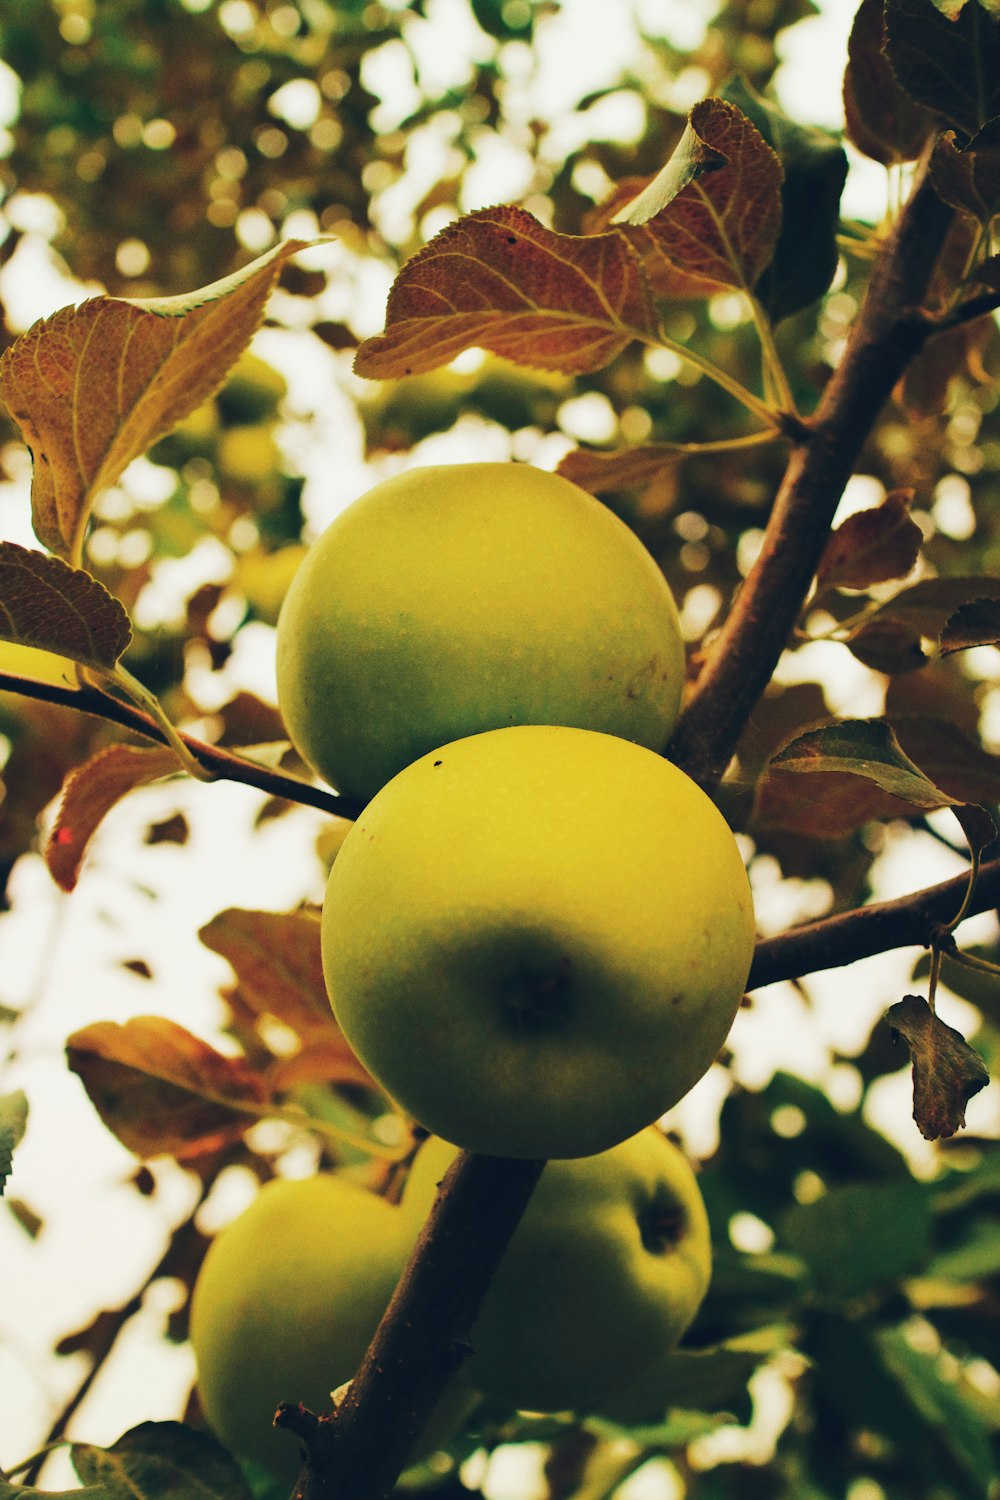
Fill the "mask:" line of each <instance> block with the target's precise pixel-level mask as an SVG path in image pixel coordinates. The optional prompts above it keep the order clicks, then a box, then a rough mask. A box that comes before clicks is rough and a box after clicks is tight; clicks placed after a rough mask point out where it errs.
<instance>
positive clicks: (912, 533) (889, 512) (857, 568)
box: [816, 490, 923, 590]
mask: <svg viewBox="0 0 1000 1500" xmlns="http://www.w3.org/2000/svg"><path fill="white" fill-rule="evenodd" d="M912 504H913V491H912V490H893V491H892V492H891V493H890V494H888V495H887V496H886V497H885V499H884V500H883V501H882V503H881V505H876V506H872V507H871V508H870V509H869V510H861V511H857V512H856V513H855V514H854V515H853V516H848V518H847V520H846V521H844V523H843V524H842V525H841V526H838V527H837V529H836V531H834V532H833V534H832V535H831V537H830V540H829V542H828V543H827V545H826V549H825V551H824V553H823V556H822V558H821V560H820V565H819V568H818V569H817V571H816V586H817V589H819V590H822V589H830V588H841V589H844V588H846V589H866V588H869V587H870V586H871V585H872V584H873V583H887V582H889V581H890V580H891V579H894V578H905V577H906V575H907V573H909V572H910V570H911V569H912V568H913V566H914V564H915V563H916V561H917V558H918V556H919V555H920V548H921V546H922V544H923V532H922V531H921V530H920V527H919V526H918V525H917V523H916V522H915V521H914V520H912V518H911V516H910V508H911V506H912Z"/></svg>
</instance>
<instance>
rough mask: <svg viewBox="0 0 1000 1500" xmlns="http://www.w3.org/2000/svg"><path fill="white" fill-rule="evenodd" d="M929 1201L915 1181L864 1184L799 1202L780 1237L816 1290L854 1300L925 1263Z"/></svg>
mask: <svg viewBox="0 0 1000 1500" xmlns="http://www.w3.org/2000/svg"><path fill="white" fill-rule="evenodd" d="M930 1226H931V1217H930V1202H929V1197H928V1192H927V1189H926V1188H925V1187H924V1186H923V1185H922V1184H921V1183H916V1182H863V1183H857V1182H855V1183H847V1184H844V1185H839V1186H836V1187H832V1188H830V1189H829V1191H828V1192H826V1193H824V1194H823V1196H822V1197H821V1198H817V1199H816V1201H815V1202H814V1203H798V1204H796V1205H795V1206H794V1207H793V1208H790V1209H788V1211H787V1212H786V1213H785V1214H784V1216H783V1218H782V1220H781V1226H780V1227H781V1233H782V1237H783V1239H784V1240H786V1241H787V1243H788V1244H789V1245H790V1246H791V1248H792V1249H793V1250H794V1252H795V1253H796V1255H799V1256H801V1258H802V1260H804V1261H805V1263H806V1265H807V1266H808V1268H809V1271H810V1274H811V1277H812V1280H813V1283H814V1285H815V1286H816V1289H817V1290H818V1291H819V1292H820V1293H822V1294H823V1295H824V1296H827V1297H834V1298H838V1299H840V1298H850V1297H856V1296H858V1295H859V1294H861V1293H864V1292H868V1291H871V1290H873V1289H875V1288H878V1287H881V1286H884V1285H885V1284H886V1283H889V1282H893V1281H897V1280H898V1279H899V1277H901V1276H905V1275H907V1274H908V1273H909V1272H911V1271H914V1270H916V1269H917V1268H918V1267H920V1266H921V1265H922V1264H923V1262H924V1261H925V1260H926V1258H927V1255H928V1253H929V1248H930Z"/></svg>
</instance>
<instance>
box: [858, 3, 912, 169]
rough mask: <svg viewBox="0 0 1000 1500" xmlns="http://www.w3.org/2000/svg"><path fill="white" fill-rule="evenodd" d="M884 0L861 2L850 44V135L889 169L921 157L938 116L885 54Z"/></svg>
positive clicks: (859, 148)
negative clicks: (899, 78) (913, 95)
mask: <svg viewBox="0 0 1000 1500" xmlns="http://www.w3.org/2000/svg"><path fill="white" fill-rule="evenodd" d="M882 11H883V0H862V4H861V6H860V7H859V9H858V11H857V13H856V14H855V17H854V24H853V26H852V28H851V36H850V40H849V42H848V44H847V70H846V72H845V74H844V114H845V117H846V121H847V134H848V137H849V139H850V140H851V141H852V143H853V144H854V145H855V146H857V148H858V150H859V151H862V152H864V154H865V156H870V157H871V158H872V159H873V160H874V161H878V162H882V163H883V165H884V166H890V165H891V164H892V163H893V162H900V161H912V160H914V158H915V157H917V156H919V155H920V152H921V149H922V147H923V144H924V141H925V140H926V139H927V137H928V135H929V134H930V131H931V128H932V126H933V124H934V117H933V115H931V114H930V113H929V111H927V110H926V109H924V108H923V107H922V106H921V105H919V104H916V103H914V101H913V100H912V99H910V98H909V96H908V95H907V94H905V93H904V92H903V90H902V89H901V88H900V86H899V84H898V83H897V82H896V77H895V74H894V73H893V71H892V68H891V67H890V66H889V62H888V60H887V58H886V56H885V53H884V51H883V42H884V38H885V27H884V23H883V15H882Z"/></svg>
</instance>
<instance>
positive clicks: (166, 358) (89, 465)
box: [0, 240, 303, 557]
mask: <svg viewBox="0 0 1000 1500" xmlns="http://www.w3.org/2000/svg"><path fill="white" fill-rule="evenodd" d="M302 248H303V241H301V240H288V241H286V242H285V243H284V244H282V245H278V246H277V247H276V248H275V249H273V250H271V251H269V252H268V253H267V254H266V255H262V256H261V257H260V258H259V259H258V260H255V261H253V262H252V263H251V264H250V265H248V266H244V267H243V269H242V270H240V271H237V272H236V273H235V274H234V275H232V276H228V277H226V278H225V279H224V280H223V281H217V282H214V283H213V284H212V285H211V286H207V287H202V288H201V289H200V290H198V291H196V292H191V293H189V294H187V295H185V296H182V297H165V298H158V299H155V300H151V301H124V300H120V299H118V298H115V297H104V296H102V297H92V298H91V299H90V300H89V301H87V302H84V303H82V304H81V305H80V306H79V307H68V308H63V309H62V310H61V311H60V312H57V313H56V314H55V315H54V316H53V317H51V318H46V319H45V320H44V321H43V322H40V323H36V324H35V325H34V327H33V328H29V329H28V331H27V333H24V334H22V335H21V337H20V338H18V339H17V340H16V341H15V342H14V343H13V344H12V345H11V346H10V348H9V349H7V350H5V351H4V354H3V356H2V357H0V399H2V400H3V401H4V403H5V404H6V406H7V409H8V410H9V412H10V414H11V416H12V417H13V418H14V421H15V422H16V423H17V425H18V427H19V429H20V432H21V435H22V437H23V438H24V441H25V443H27V445H28V447H29V448H30V449H31V451H32V456H33V458H34V477H33V483H32V491H31V504H32V520H33V525H34V529H35V535H36V536H37V537H38V539H39V541H40V542H42V543H43V545H44V546H46V547H48V548H49V549H50V551H52V552H55V553H57V554H58V555H59V556H62V557H73V556H75V555H76V553H77V550H78V546H79V541H80V538H81V537H82V535H83V532H84V528H85V527H86V524H87V518H88V516H89V513H90V507H91V504H92V501H93V498H94V496H95V495H96V494H97V492H98V491H100V490H102V489H106V488H107V486H108V485H111V484H114V483H115V481H116V480H117V479H118V477H119V476H120V475H121V473H122V471H123V470H124V469H125V467H126V465H127V464H128V463H130V462H131V460H132V459H133V458H137V457H138V456H139V455H140V454H142V453H145V451H146V450H147V448H149V447H150V446H151V445H152V444H153V443H154V442H155V441H156V440H157V438H160V437H162V436H163V435H164V434H165V433H167V432H169V431H170V430H171V429H172V428H173V427H174V426H176V424H177V423H178V422H179V421H180V420H181V419H182V418H183V417H185V416H187V415H188V413H189V412H191V411H193V410H194V409H195V407H196V406H198V405H200V403H201V402H202V401H204V400H205V399H206V398H207V397H208V396H210V395H211V394H212V393H213V392H214V391H215V390H216V389H217V388H218V387H219V386H220V385H221V383H222V381H223V380H224V379H225V376H226V375H227V373H228V372H229V370H230V369H231V367H232V365H233V364H234V363H235V361H236V359H237V358H238V357H239V355H240V354H241V353H242V351H243V350H244V349H245V348H246V346H247V344H248V343H249V342H250V339H251V337H252V335H253V334H254V332H255V331H256V329H257V327H258V325H259V323H260V320H261V317H262V316H263V311H264V305H265V303H266V301H267V298H268V296H269V294H270V292H271V289H272V287H273V286H274V283H275V280H276V279H277V276H278V272H279V271H280V269H281V267H282V265H283V264H284V262H285V261H286V260H287V259H288V257H289V256H290V255H292V254H294V253H295V251H296V250H300V249H302Z"/></svg>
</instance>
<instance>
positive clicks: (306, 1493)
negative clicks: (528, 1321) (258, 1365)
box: [276, 1152, 544, 1500]
mask: <svg viewBox="0 0 1000 1500" xmlns="http://www.w3.org/2000/svg"><path fill="white" fill-rule="evenodd" d="M543 1166H544V1163H543V1162H540V1161H512V1160H509V1159H507V1158H503V1157H495V1156H472V1155H470V1154H469V1153H468V1152H463V1153H462V1155H461V1156H460V1157H459V1158H458V1160H457V1161H456V1162H455V1164H454V1165H453V1166H452V1167H451V1168H450V1170H449V1172H448V1174H447V1176H446V1177H445V1179H444V1183H443V1186H442V1190H441V1192H440V1193H439V1195H438V1198H437V1201H436V1203H435V1205H434V1208H433V1210H432V1212H431V1215H430V1217H429V1219H428V1221H427V1224H426V1225H425V1226H424V1230H423V1233H422V1234H421V1237H420V1239H419V1241H418V1242H417V1245H416V1248H415V1250H414V1252H413V1255H412V1256H411V1258H410V1262H409V1265H408V1266H407V1268H406V1271H405V1272H404V1273H403V1277H402V1279H401V1280H400V1283H399V1286H398V1287H397V1288H396V1292H395V1295H394V1297H393V1300H392V1302H391V1303H390V1304H389V1308H388V1310H387V1312H386V1315H385V1317H384V1318H383V1320H382V1323H381V1325H380V1327H379V1330H378V1332H377V1333H376V1335H375V1338H374V1340H373V1341H372V1343H371V1345H370V1347H369V1349H368V1352H367V1354H366V1355H365V1358H364V1360H363V1362H362V1364H361V1368H360V1369H359V1371H358V1373H357V1375H356V1376H355V1378H354V1380H353V1381H352V1382H351V1385H350V1387H349V1389H348V1392H347V1395H346V1396H345V1398H344V1400H343V1402H342V1403H341V1405H340V1406H339V1407H338V1408H337V1411H336V1412H335V1414H334V1415H333V1416H332V1417H324V1418H321V1419H320V1420H319V1421H318V1422H316V1423H315V1424H312V1423H311V1422H310V1420H309V1416H308V1414H306V1413H303V1411H302V1409H301V1408H300V1407H282V1408H279V1410H278V1416H277V1418H276V1420H277V1423H278V1425H279V1426H283V1427H288V1428H290V1429H291V1430H292V1431H294V1432H295V1433H296V1434H297V1435H298V1436H299V1437H300V1438H301V1439H302V1440H303V1442H304V1445H305V1448H306V1453H307V1461H306V1465H305V1468H304V1470H303V1473H302V1476H301V1478H300V1480H299V1483H298V1485H297V1486H296V1488H295V1491H294V1496H295V1500H382V1497H384V1496H386V1495H387V1494H388V1493H389V1491H390V1490H391V1489H392V1486H393V1484H394V1483H395V1480H396V1478H397V1476H398V1475H399V1474H400V1473H401V1471H402V1470H403V1468H404V1467H405V1465H406V1462H407V1459H408V1457H409V1454H410V1451H411V1449H412V1447H413V1444H414V1441H415V1438H416V1436H417V1435H419V1433H420V1432H421V1431H422V1429H423V1428H424V1427H425V1426H426V1423H427V1419H428V1418H429V1417H430V1415H431V1413H432V1412H433V1410H434V1408H435V1406H436V1405H437V1403H438V1401H439V1399H440V1397H441V1395H442V1394H443V1392H444V1390H445V1388H446V1386H447V1385H448V1382H449V1381H450V1380H451V1379H452V1377H453V1376H454V1375H455V1373H456V1372H457V1370H458V1369H459V1367H460V1366H461V1363H462V1361H463V1359H464V1358H465V1357H466V1355H467V1354H468V1353H469V1351H470V1347H471V1346H470V1343H469V1337H470V1334H471V1331H472V1325H473V1323H474V1322H475V1319H476V1313H477V1311H478V1309H479V1306H480V1303H481V1302H482V1300H483V1296H484V1294H485V1292H486V1288H487V1287H488V1286H489V1283H490V1281H491V1279H492V1277H493V1273H494V1271H495V1270H496V1268H497V1266H498V1265H499V1263H500V1258H501V1256H502V1255H503V1252H504V1250H505V1249H506V1247H507V1243H508V1241H509V1240H510V1237H511V1235H512V1234H513V1233H514V1230H515V1229H516V1227H517V1225H518V1223H519V1221H520V1218H521V1215H522V1213H523V1212H524V1210H525V1208H526V1207H527V1204H528V1200H529V1198H530V1196H531V1193H532V1191H533V1189H534V1186H535V1183H536V1182H537V1181H538V1177H539V1175H540V1173H541V1171H542V1167H543Z"/></svg>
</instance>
